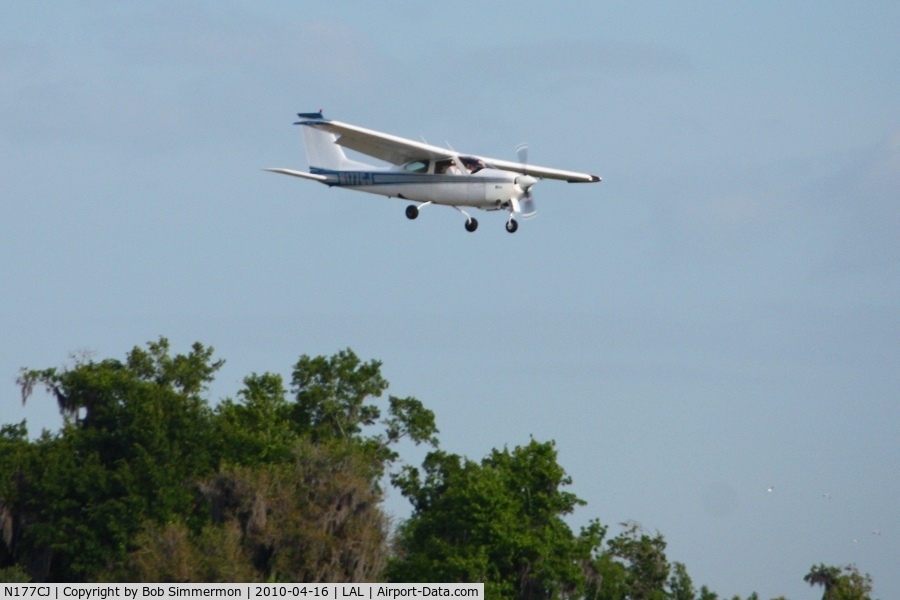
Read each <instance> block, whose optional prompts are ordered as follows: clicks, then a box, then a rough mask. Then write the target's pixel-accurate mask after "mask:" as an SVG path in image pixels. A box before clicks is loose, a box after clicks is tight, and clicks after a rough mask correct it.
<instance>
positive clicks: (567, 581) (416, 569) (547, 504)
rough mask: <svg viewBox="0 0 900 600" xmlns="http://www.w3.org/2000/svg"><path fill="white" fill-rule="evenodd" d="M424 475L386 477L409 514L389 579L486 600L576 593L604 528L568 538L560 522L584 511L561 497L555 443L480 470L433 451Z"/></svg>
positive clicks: (508, 455)
mask: <svg viewBox="0 0 900 600" xmlns="http://www.w3.org/2000/svg"><path fill="white" fill-rule="evenodd" d="M423 470H424V472H425V476H424V478H422V476H421V475H420V472H419V470H418V469H416V468H413V467H406V468H405V469H404V470H403V471H402V472H401V473H400V474H398V475H396V476H394V478H393V482H394V484H395V485H396V486H397V487H399V488H400V490H401V492H402V493H403V495H404V496H406V497H407V498H408V499H410V501H411V502H412V504H413V507H414V512H413V515H412V516H411V517H410V519H409V520H408V521H406V522H405V523H404V524H403V525H402V526H401V527H400V529H399V532H398V536H397V556H396V557H395V558H394V559H393V560H392V561H391V562H390V563H389V565H388V569H387V572H386V574H387V577H388V579H389V580H391V581H406V582H429V581H460V582H467V581H483V582H484V583H485V593H486V594H487V596H488V597H491V598H552V597H560V596H565V597H576V596H578V595H580V594H581V593H582V592H583V590H584V588H585V582H586V581H585V575H584V567H585V566H586V564H587V563H588V561H589V560H590V558H591V554H592V552H593V551H594V550H595V549H597V548H598V547H599V545H600V543H601V541H602V539H603V535H604V532H605V529H604V528H603V527H602V526H600V524H599V523H597V522H593V523H592V524H591V525H590V526H589V527H587V528H585V529H583V530H582V531H581V533H580V535H578V536H576V535H573V533H572V531H571V530H570V529H569V527H568V525H566V523H565V522H564V521H563V519H562V517H563V516H564V515H567V514H570V513H571V512H572V511H573V510H574V508H575V507H576V506H578V505H581V504H584V502H583V501H582V500H580V499H578V498H577V497H576V496H575V495H574V494H571V493H569V492H565V491H562V490H561V489H560V488H561V487H562V486H565V485H568V484H569V483H570V479H569V477H567V476H566V474H565V471H563V469H562V467H560V466H559V464H557V462H556V449H555V448H554V444H553V442H547V443H539V442H537V441H534V440H532V441H531V443H529V444H528V445H527V446H523V447H516V448H515V449H514V450H513V451H512V452H510V451H508V450H507V449H504V450H502V451H500V450H494V451H493V452H492V453H491V454H490V455H489V456H488V457H487V458H485V459H484V460H482V462H481V463H480V464H478V463H475V462H473V461H471V460H467V459H462V458H461V457H459V456H457V455H454V454H447V453H445V452H441V451H435V452H431V453H430V454H429V455H428V456H427V457H426V459H425V461H424V463H423Z"/></svg>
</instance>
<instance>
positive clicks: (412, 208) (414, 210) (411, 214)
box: [406, 204, 419, 219]
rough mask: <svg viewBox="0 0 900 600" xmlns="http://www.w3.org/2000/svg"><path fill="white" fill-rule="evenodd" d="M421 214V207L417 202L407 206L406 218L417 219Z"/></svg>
mask: <svg viewBox="0 0 900 600" xmlns="http://www.w3.org/2000/svg"><path fill="white" fill-rule="evenodd" d="M418 216H419V208H418V207H417V206H416V205H415V204H410V205H409V206H407V207H406V218H407V219H415V218H416V217H418Z"/></svg>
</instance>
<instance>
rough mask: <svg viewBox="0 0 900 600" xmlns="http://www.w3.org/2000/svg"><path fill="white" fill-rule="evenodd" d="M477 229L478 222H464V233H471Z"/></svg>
mask: <svg viewBox="0 0 900 600" xmlns="http://www.w3.org/2000/svg"><path fill="white" fill-rule="evenodd" d="M476 229H478V221H477V220H476V219H469V220H468V221H466V231H469V232H472V231H475V230H476Z"/></svg>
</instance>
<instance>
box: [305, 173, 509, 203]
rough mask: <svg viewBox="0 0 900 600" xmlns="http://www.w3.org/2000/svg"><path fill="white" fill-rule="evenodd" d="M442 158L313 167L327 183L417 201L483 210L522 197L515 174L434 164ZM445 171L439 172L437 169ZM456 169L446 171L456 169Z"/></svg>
mask: <svg viewBox="0 0 900 600" xmlns="http://www.w3.org/2000/svg"><path fill="white" fill-rule="evenodd" d="M435 163H440V161H415V162H414V163H409V164H406V165H400V166H398V167H390V168H385V169H377V168H375V167H373V168H372V170H365V171H364V170H358V171H357V170H332V169H319V168H315V167H313V168H311V169H310V171H311V172H312V173H314V174H316V175H322V176H325V178H326V179H325V181H323V182H322V183H324V184H325V185H328V186H332V187H343V188H347V189H351V190H356V191H360V192H368V193H370V194H379V195H381V196H388V197H391V198H401V199H404V200H412V201H414V202H432V203H434V204H444V205H449V206H472V207H476V208H480V209H483V210H500V209H504V208H508V207H509V203H510V202H511V201H512V200H513V199H518V198H520V197H521V196H522V193H523V192H522V190H521V189H520V188H519V187H518V186H517V185H516V174H515V173H510V172H509V171H501V170H499V169H491V168H479V169H478V170H476V171H475V172H473V173H465V174H462V173H460V172H459V169H454V166H451V167H450V168H449V169H442V167H444V165H441V164H437V165H436V164H435ZM436 169H438V170H444V172H439V173H436V172H435V170H436ZM453 170H455V171H456V172H455V173H454V172H447V171H453Z"/></svg>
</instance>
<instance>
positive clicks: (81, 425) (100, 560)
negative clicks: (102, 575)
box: [0, 338, 223, 581]
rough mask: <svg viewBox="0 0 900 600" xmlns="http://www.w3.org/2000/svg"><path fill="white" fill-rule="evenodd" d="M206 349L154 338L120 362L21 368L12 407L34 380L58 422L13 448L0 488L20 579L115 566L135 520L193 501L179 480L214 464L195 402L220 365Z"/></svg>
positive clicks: (83, 574) (63, 577)
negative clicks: (173, 349)
mask: <svg viewBox="0 0 900 600" xmlns="http://www.w3.org/2000/svg"><path fill="white" fill-rule="evenodd" d="M212 354H213V349H212V348H206V347H204V346H202V345H201V344H194V346H193V348H192V350H191V352H190V353H188V354H186V355H176V356H171V355H170V354H169V344H168V341H166V340H165V339H164V338H161V339H160V340H159V341H157V342H151V343H150V344H148V348H147V350H144V349H141V348H134V349H133V350H132V351H131V352H130V353H129V354H128V356H127V359H126V361H125V362H120V361H118V360H113V359H107V360H103V361H100V362H95V361H92V360H87V361H79V362H76V364H75V365H74V366H73V367H71V368H66V369H62V370H58V369H52V368H51V369H44V370H23V371H22V374H21V376H20V378H19V383H20V385H21V388H22V398H23V401H25V400H27V399H28V397H29V396H30V395H31V393H32V392H33V390H34V388H35V386H37V385H43V386H44V387H46V389H47V390H48V391H50V392H51V394H52V395H53V396H55V398H56V400H57V403H58V405H59V408H60V411H61V413H62V414H63V417H64V419H65V424H64V426H63V428H62V430H61V431H60V432H58V433H57V434H50V433H49V432H45V433H44V434H43V435H42V436H41V437H40V438H39V439H38V440H37V441H35V442H34V443H27V444H26V446H27V447H26V448H24V449H22V448H20V449H19V452H18V454H17V456H16V458H15V463H16V464H15V467H14V468H13V469H12V472H13V473H14V475H13V476H12V477H7V478H5V481H4V482H3V483H2V488H0V489H2V493H3V504H4V505H5V506H6V507H7V510H8V511H9V512H10V513H11V514H12V515H13V522H14V525H15V526H14V529H15V531H14V534H13V535H12V536H10V537H11V543H9V544H5V548H6V552H7V553H8V554H9V556H10V557H11V558H12V559H13V560H14V561H15V562H16V563H18V564H20V565H23V566H25V568H26V570H27V571H28V573H29V575H30V576H31V577H32V578H34V579H35V580H37V581H43V580H58V581H78V580H83V579H85V578H90V577H93V576H94V574H96V573H98V572H99V571H100V570H107V571H108V570H115V569H117V568H119V567H121V566H122V565H123V564H124V563H125V561H126V559H127V552H128V547H129V543H130V540H131V538H132V537H133V536H134V535H135V534H136V533H137V532H139V531H140V530H141V527H142V525H143V523H144V521H146V520H148V519H150V520H153V521H157V522H166V521H167V520H169V519H170V518H171V517H172V515H174V514H189V513H191V512H192V511H193V509H194V505H195V501H196V494H195V492H194V491H193V490H192V489H191V488H190V487H189V486H185V485H184V484H185V482H186V481H190V480H192V479H195V478H198V477H202V476H205V475H206V474H207V473H209V472H210V471H211V470H213V469H214V468H215V462H216V458H215V455H214V452H213V447H214V444H213V443H212V434H213V427H212V411H210V409H209V407H208V405H207V404H206V401H205V400H204V399H203V398H202V396H201V394H202V392H203V391H204V389H205V386H206V384H207V383H208V382H209V381H211V380H212V376H213V373H214V372H215V371H216V370H217V369H218V368H219V367H221V365H222V364H223V361H213V360H212ZM8 456H9V455H7V458H6V459H5V460H9V457H8ZM8 473H9V472H8Z"/></svg>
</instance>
